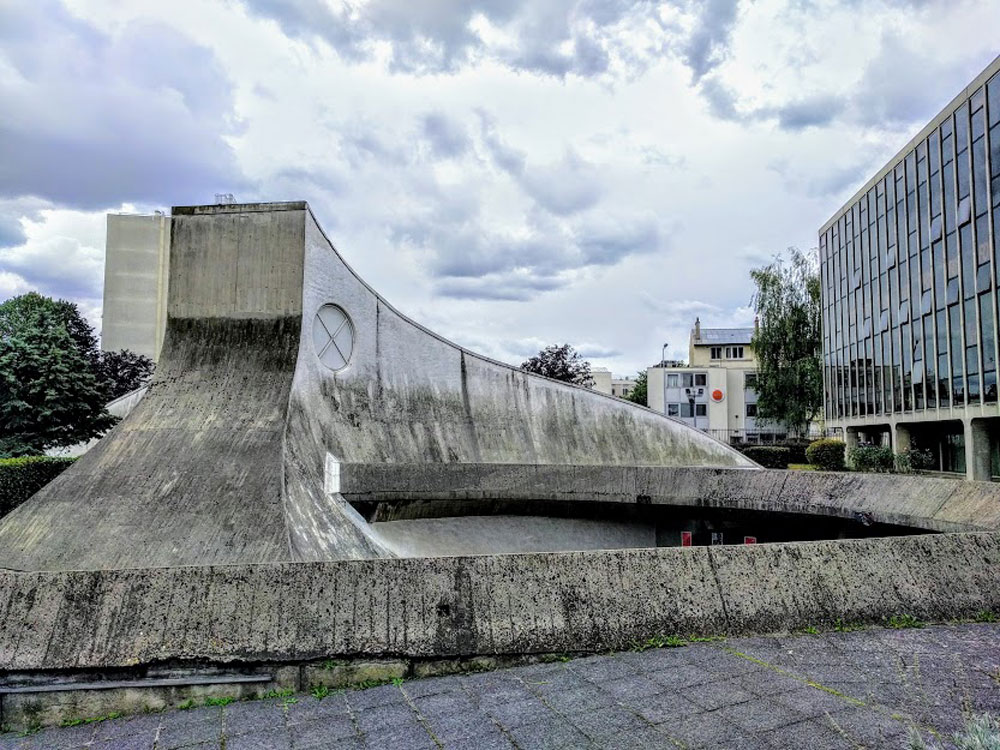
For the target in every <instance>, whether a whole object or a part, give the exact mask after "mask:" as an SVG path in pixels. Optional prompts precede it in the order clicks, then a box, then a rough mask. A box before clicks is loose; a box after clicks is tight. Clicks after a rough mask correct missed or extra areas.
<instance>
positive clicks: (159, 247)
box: [101, 213, 170, 361]
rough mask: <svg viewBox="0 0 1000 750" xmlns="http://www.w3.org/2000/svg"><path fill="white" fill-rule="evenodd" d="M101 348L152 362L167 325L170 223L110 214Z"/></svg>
mask: <svg viewBox="0 0 1000 750" xmlns="http://www.w3.org/2000/svg"><path fill="white" fill-rule="evenodd" d="M107 228H108V233H107V239H106V242H105V256H104V311H103V314H102V318H101V348H102V349H103V350H104V351H117V350H119V349H130V350H131V351H133V352H135V353H136V354H142V355H144V356H147V357H150V358H151V359H153V360H154V361H155V360H156V359H157V357H158V356H159V354H160V347H161V346H162V345H163V335H164V333H165V331H166V323H167V279H168V274H167V263H168V259H169V256H170V217H169V216H166V215H164V214H160V213H157V214H154V215H152V216H143V215H135V214H108V224H107Z"/></svg>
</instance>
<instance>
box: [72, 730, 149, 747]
mask: <svg viewBox="0 0 1000 750" xmlns="http://www.w3.org/2000/svg"><path fill="white" fill-rule="evenodd" d="M155 743H156V733H155V732H154V733H152V734H150V733H148V732H147V733H143V734H132V735H129V736H128V737H116V738H114V739H110V740H98V741H96V742H94V743H93V744H92V745H87V747H88V748H91V750H153V748H154V746H155Z"/></svg>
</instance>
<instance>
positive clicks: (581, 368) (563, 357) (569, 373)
mask: <svg viewBox="0 0 1000 750" xmlns="http://www.w3.org/2000/svg"><path fill="white" fill-rule="evenodd" d="M521 369H522V370H524V371H525V372H532V373H534V374H535V375H544V376H545V377H547V378H552V379H553V380H562V381H565V382H567V383H575V384H576V385H582V386H586V387H587V388H590V387H591V386H593V385H594V379H593V377H591V374H590V362H588V361H587V360H585V359H584V358H583V357H581V356H580V354H579V352H577V351H576V350H575V349H574V348H573V347H572V346H570V345H569V344H563V345H562V346H557V345H555V344H553V345H552V346H547V347H545V348H544V349H542V350H541V351H540V352H538V354H536V355H535V356H534V357H532V358H531V359H529V360H527V361H525V362H522V363H521Z"/></svg>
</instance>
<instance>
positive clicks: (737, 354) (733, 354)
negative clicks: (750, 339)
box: [726, 346, 743, 359]
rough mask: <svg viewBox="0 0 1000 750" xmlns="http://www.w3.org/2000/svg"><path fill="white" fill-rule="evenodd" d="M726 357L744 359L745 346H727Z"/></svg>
mask: <svg viewBox="0 0 1000 750" xmlns="http://www.w3.org/2000/svg"><path fill="white" fill-rule="evenodd" d="M726 359H743V347H742V346H727V347H726Z"/></svg>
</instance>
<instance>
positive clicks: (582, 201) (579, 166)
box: [520, 152, 604, 216]
mask: <svg viewBox="0 0 1000 750" xmlns="http://www.w3.org/2000/svg"><path fill="white" fill-rule="evenodd" d="M520 182H521V187H523V188H524V190H525V192H526V193H528V195H530V196H531V197H532V198H534V199H535V200H536V201H538V203H539V204H540V205H541V206H543V207H544V208H545V209H546V210H548V211H551V212H552V213H554V214H557V215H559V216H568V215H570V214H575V213H578V212H580V211H583V210H584V209H587V208H590V207H591V206H593V205H594V204H596V203H597V201H598V200H600V198H601V196H602V195H603V193H604V187H603V180H602V178H601V174H600V171H599V170H598V168H597V167H596V166H595V165H593V164H591V163H589V162H587V161H586V160H584V159H581V158H580V157H578V156H576V155H575V154H573V153H572V152H568V153H567V154H566V155H565V157H563V159H562V161H560V162H557V163H555V164H550V165H546V166H544V167H531V166H529V167H528V168H527V169H526V170H525V171H524V172H523V174H522V175H521V177H520Z"/></svg>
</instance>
